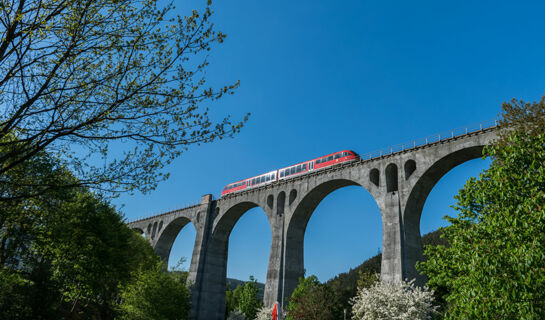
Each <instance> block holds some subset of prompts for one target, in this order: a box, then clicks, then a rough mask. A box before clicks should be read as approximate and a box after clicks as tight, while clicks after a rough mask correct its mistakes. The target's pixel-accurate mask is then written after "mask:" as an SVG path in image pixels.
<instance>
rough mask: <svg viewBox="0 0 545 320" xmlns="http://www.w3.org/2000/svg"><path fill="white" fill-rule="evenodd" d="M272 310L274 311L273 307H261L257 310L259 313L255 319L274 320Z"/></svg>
mask: <svg viewBox="0 0 545 320" xmlns="http://www.w3.org/2000/svg"><path fill="white" fill-rule="evenodd" d="M272 311H273V307H265V306H263V307H261V309H259V310H258V311H257V315H256V316H255V319H256V320H272V318H273V317H272Z"/></svg>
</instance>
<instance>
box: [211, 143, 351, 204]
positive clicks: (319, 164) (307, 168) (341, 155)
mask: <svg viewBox="0 0 545 320" xmlns="http://www.w3.org/2000/svg"><path fill="white" fill-rule="evenodd" d="M357 158H358V155H357V154H356V153H355V152H354V151H350V150H343V151H339V152H335V153H332V154H328V155H325V156H322V157H319V158H316V159H313V160H310V161H305V162H301V163H297V164H294V165H292V166H289V167H285V168H282V169H278V170H275V171H270V172H267V173H264V174H261V175H259V176H256V177H252V178H249V179H244V180H241V181H237V182H234V183H231V184H228V185H226V186H225V188H223V191H222V192H221V196H222V197H223V196H225V195H227V194H231V193H235V192H240V191H242V190H247V189H252V188H256V187H260V186H263V185H266V184H270V183H273V182H275V181H279V180H283V179H290V178H293V177H296V176H299V175H303V174H307V173H309V172H313V171H316V170H320V169H323V168H327V167H331V166H334V165H337V164H339V163H343V162H349V161H354V160H356V159H357Z"/></svg>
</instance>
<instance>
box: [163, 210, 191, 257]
mask: <svg viewBox="0 0 545 320" xmlns="http://www.w3.org/2000/svg"><path fill="white" fill-rule="evenodd" d="M190 222H192V221H191V220H190V219H189V218H187V217H178V218H176V219H174V220H172V221H171V222H170V223H168V224H167V225H166V227H165V229H164V230H163V232H162V233H158V235H159V238H158V239H157V242H156V244H155V252H156V253H157V255H158V256H159V257H161V259H162V260H163V261H164V262H165V263H166V264H167V265H168V260H169V257H170V251H171V250H172V245H173V244H174V241H175V240H176V237H177V236H178V234H179V233H180V231H182V229H183V228H184V227H185V226H186V225H187V224H188V223H190ZM161 223H162V221H161Z"/></svg>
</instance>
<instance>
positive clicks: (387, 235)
mask: <svg viewBox="0 0 545 320" xmlns="http://www.w3.org/2000/svg"><path fill="white" fill-rule="evenodd" d="M377 203H378V205H379V208H380V212H381V214H382V264H381V279H382V280H383V281H391V282H392V281H393V282H399V281H401V280H402V279H403V274H404V258H403V256H404V248H403V247H404V241H403V222H402V219H401V204H400V199H399V192H388V193H386V194H384V195H383V197H382V198H381V199H380V200H379V201H377Z"/></svg>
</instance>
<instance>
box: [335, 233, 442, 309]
mask: <svg viewBox="0 0 545 320" xmlns="http://www.w3.org/2000/svg"><path fill="white" fill-rule="evenodd" d="M440 235H441V231H440V230H437V231H434V232H430V233H427V234H425V235H423V236H422V245H423V246H427V245H438V244H443V245H446V244H447V242H446V240H445V239H442V238H441V237H440ZM381 259H382V254H380V253H379V254H377V255H376V256H374V257H371V258H369V259H367V260H365V261H364V262H363V263H362V264H360V265H359V266H357V267H356V268H354V269H350V270H349V271H348V272H344V273H340V274H338V275H337V276H335V277H334V278H333V279H331V280H328V281H327V282H326V283H325V284H326V285H327V286H329V287H330V288H331V290H333V292H334V294H335V297H336V299H337V301H338V303H339V308H340V309H341V310H342V309H346V310H347V312H348V315H347V316H348V317H350V313H351V310H352V305H351V304H350V299H352V297H354V296H355V295H356V294H357V291H358V283H359V282H360V281H362V280H363V279H362V276H366V275H367V276H369V277H367V279H368V280H371V279H370V278H372V275H374V274H377V275H379V274H380V267H381Z"/></svg>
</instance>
